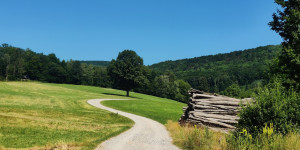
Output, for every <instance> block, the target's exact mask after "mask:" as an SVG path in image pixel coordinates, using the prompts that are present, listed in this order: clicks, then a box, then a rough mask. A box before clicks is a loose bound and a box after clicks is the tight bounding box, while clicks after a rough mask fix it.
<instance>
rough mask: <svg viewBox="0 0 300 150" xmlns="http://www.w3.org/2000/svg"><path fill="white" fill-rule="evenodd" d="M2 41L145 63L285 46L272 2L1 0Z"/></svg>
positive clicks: (64, 54)
mask: <svg viewBox="0 0 300 150" xmlns="http://www.w3.org/2000/svg"><path fill="white" fill-rule="evenodd" d="M0 4H1V8H0V43H8V44H10V45H13V46H16V47H21V48H24V49H25V48H30V49H32V50H33V51H35V52H39V53H41V52H42V53H44V54H49V53H55V54H56V56H57V57H58V58H60V59H65V60H69V59H75V60H111V59H115V58H116V57H117V55H118V53H119V52H120V51H122V50H124V49H131V50H134V51H136V52H137V53H138V55H140V56H141V57H142V58H143V59H144V62H145V64H146V65H150V64H153V63H157V62H160V61H165V60H176V59H183V58H192V57H197V56H203V55H209V54H217V53H226V52H230V51H234V50H243V49H248V48H255V47H258V46H265V45H273V44H279V43H280V42H281V38H280V36H279V35H278V34H276V33H275V32H274V31H271V30H270V28H269V26H268V22H269V21H271V20H272V13H273V12H275V11H276V9H277V8H279V6H277V5H276V4H275V3H274V1H273V0H214V1H209V0H205V1H203V0H47V1H46V0H1V1H0Z"/></svg>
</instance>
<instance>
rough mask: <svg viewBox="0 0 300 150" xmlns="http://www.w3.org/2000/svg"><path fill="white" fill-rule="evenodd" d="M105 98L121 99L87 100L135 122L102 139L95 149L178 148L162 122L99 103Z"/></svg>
mask: <svg viewBox="0 0 300 150" xmlns="http://www.w3.org/2000/svg"><path fill="white" fill-rule="evenodd" d="M105 100H122V99H93V100H88V101H87V102H88V103H89V104H90V105H93V106H95V107H98V108H101V109H105V110H108V111H111V112H113V113H118V114H120V115H122V116H125V117H128V118H130V119H131V120H133V121H134V122H135V124H134V126H133V127H132V128H131V129H129V130H127V131H126V132H123V133H121V134H120V135H118V136H116V137H113V138H110V139H108V140H106V141H104V142H103V143H101V144H100V145H98V147H97V148H96V150H179V148H177V147H176V146H174V145H173V144H172V139H171V137H170V136H169V133H168V132H167V130H166V128H165V127H164V126H163V125H162V124H160V123H158V122H156V121H154V120H151V119H148V118H145V117H141V116H137V115H134V114H130V113H126V112H122V111H119V110H115V109H112V108H109V107H106V106H103V105H101V104H100V102H101V101H105ZM123 100H124V99H123Z"/></svg>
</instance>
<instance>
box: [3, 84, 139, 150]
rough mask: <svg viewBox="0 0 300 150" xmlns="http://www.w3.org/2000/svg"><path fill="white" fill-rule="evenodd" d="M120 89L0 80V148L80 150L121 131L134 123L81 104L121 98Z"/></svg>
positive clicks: (93, 145) (91, 146) (90, 147)
mask: <svg viewBox="0 0 300 150" xmlns="http://www.w3.org/2000/svg"><path fill="white" fill-rule="evenodd" d="M119 92H120V91H116V90H110V89H102V88H96V87H88V86H75V85H63V84H60V85H59V84H45V83H38V82H23V83H21V82H0V122H1V124H0V149H1V147H2V148H33V147H34V148H37V149H40V148H42V149H43V148H54V147H58V148H62V147H69V148H83V149H93V148H94V147H95V146H97V145H98V144H99V143H100V142H102V141H104V140H105V139H107V138H109V137H112V136H114V135H116V134H119V133H120V132H123V131H124V130H126V129H129V128H130V127H131V126H132V125H133V122H132V121H131V120H129V119H127V118H125V117H121V116H117V115H115V114H112V113H109V112H107V111H104V110H100V109H97V108H94V107H93V106H90V105H88V104H87V103H86V100H88V99H94V98H122V97H120V96H115V95H107V94H103V93H115V94H117V93H119Z"/></svg>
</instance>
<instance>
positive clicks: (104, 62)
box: [80, 61, 110, 67]
mask: <svg viewBox="0 0 300 150" xmlns="http://www.w3.org/2000/svg"><path fill="white" fill-rule="evenodd" d="M80 63H82V64H87V65H93V66H100V67H107V66H108V65H109V63H110V61H80Z"/></svg>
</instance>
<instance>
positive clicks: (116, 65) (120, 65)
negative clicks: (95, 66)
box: [107, 50, 147, 96]
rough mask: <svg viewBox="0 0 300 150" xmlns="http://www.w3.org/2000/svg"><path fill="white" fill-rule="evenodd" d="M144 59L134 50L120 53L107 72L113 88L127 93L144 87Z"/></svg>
mask: <svg viewBox="0 0 300 150" xmlns="http://www.w3.org/2000/svg"><path fill="white" fill-rule="evenodd" d="M143 70H144V63H143V59H142V58H141V57H140V56H138V55H137V54H136V53H135V52H134V51H132V50H124V51H122V52H120V53H119V55H118V57H117V59H116V60H112V61H111V63H110V64H109V66H108V68H107V71H108V75H109V76H110V77H111V80H112V83H113V87H114V88H118V89H121V90H125V91H126V92H127V96H129V91H130V90H132V89H133V88H135V87H138V86H140V85H142V84H143V83H144V82H146V81H145V80H147V79H146V78H145V76H144V71H143Z"/></svg>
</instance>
